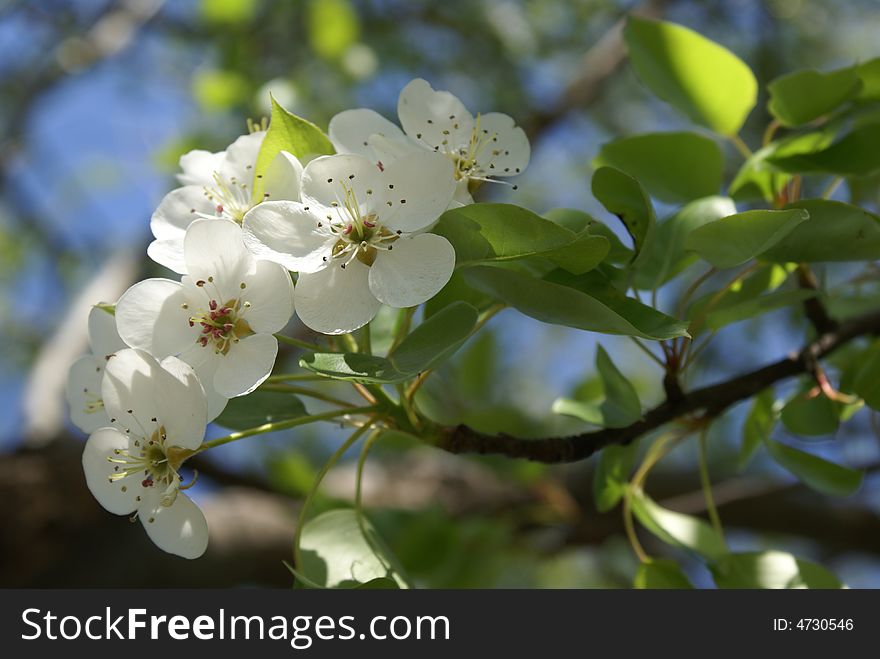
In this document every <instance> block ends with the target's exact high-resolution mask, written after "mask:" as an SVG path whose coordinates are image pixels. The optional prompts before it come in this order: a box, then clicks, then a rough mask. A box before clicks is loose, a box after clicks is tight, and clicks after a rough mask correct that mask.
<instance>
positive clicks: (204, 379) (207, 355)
mask: <svg viewBox="0 0 880 659" xmlns="http://www.w3.org/2000/svg"><path fill="white" fill-rule="evenodd" d="M180 359H181V360H182V361H185V362H186V363H187V364H189V365H190V366H192V368H193V370H194V371H195V372H196V375H197V376H198V377H199V381H200V382H201V383H202V387H203V388H204V390H205V396H206V398H207V400H208V409H207V419H208V423H210V422H211V421H213V420H214V419H216V418H217V417H218V416H220V414H222V413H223V410H224V409H226V404H227V403H228V402H229V399H228V398H227V397H226V396H223V395H222V394H220V393H219V392H218V391H217V389H215V388H214V374H215V373H216V372H217V367H218V366H220V361H221V360H222V359H223V356H222V355H217V354H215V353H214V350H212V349H211V348H210V347H202V346H200V345H199V344H198V343H196V344H194V345H192V346H190V347H189V348H187V349H186V350H184V351H183V352H182V353H180Z"/></svg>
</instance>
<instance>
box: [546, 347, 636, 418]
mask: <svg viewBox="0 0 880 659" xmlns="http://www.w3.org/2000/svg"><path fill="white" fill-rule="evenodd" d="M596 370H597V371H598V373H599V377H600V378H601V381H602V387H603V390H604V392H605V397H604V399H603V400H602V401H601V402H593V401H579V400H572V399H569V398H560V399H557V400H556V401H555V402H554V403H553V411H554V412H556V413H557V414H566V415H568V416H573V417H576V418H578V419H581V420H582V421H586V422H587V423H592V424H593V425H597V426H603V427H608V428H623V427H625V426H628V425H630V424H632V423H635V422H636V421H638V420H639V419H640V418H641V416H642V404H641V402H640V401H639V394H638V393H637V392H636V389H635V387H634V386H633V385H632V383H631V382H630V381H629V380H627V379H626V377H625V376H624V375H623V373H621V372H620V371H619V370H618V368H617V367H616V366H615V365H614V362H612V361H611V357H609V356H608V353H607V352H605V349H604V348H603V347H602V346H596Z"/></svg>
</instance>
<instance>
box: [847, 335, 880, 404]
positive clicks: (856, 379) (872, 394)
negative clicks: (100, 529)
mask: <svg viewBox="0 0 880 659" xmlns="http://www.w3.org/2000/svg"><path fill="white" fill-rule="evenodd" d="M878 373H880V341H874V342H873V343H872V344H871V345H870V346H869V347H868V349H867V350H865V351H864V353H862V356H861V358H860V360H859V365H858V369H857V370H856V372H855V374H854V376H853V380H852V390H853V392H854V393H855V394H856V395H858V396H860V397H861V398H863V399H864V401H865V404H866V405H868V407H870V408H871V409H874V410H877V409H880V377H878Z"/></svg>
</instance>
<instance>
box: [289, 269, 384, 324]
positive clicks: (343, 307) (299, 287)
mask: <svg viewBox="0 0 880 659" xmlns="http://www.w3.org/2000/svg"><path fill="white" fill-rule="evenodd" d="M369 270H370V268H369V267H367V266H366V265H364V264H363V263H361V262H360V261H358V260H357V259H355V260H354V261H352V262H351V263H350V264H349V265H347V266H346V267H345V269H343V268H342V267H341V265H340V264H339V263H333V264H331V265H330V266H329V267H327V268H325V269H324V270H321V271H320V272H316V273H314V274H301V275H300V276H299V279H298V280H297V283H296V293H295V295H294V306H295V307H296V315H297V316H299V318H300V320H302V322H303V323H305V325H306V326H308V327H310V328H311V329H313V330H315V331H316V332H322V333H324V334H344V333H346V332H352V331H354V330H356V329H358V328H359V327H363V326H364V325H366V324H367V323H369V322H370V321H371V320H372V319H373V317H374V316H375V315H376V313H377V312H378V311H379V307H380V306H381V305H380V303H379V301H378V300H377V299H376V298H375V297H374V296H373V294H372V293H370V287H369V285H368V281H367V280H368V276H369Z"/></svg>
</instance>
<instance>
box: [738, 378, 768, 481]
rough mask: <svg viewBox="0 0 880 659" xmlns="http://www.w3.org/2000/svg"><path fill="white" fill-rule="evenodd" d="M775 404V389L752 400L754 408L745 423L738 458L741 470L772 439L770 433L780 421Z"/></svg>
mask: <svg viewBox="0 0 880 659" xmlns="http://www.w3.org/2000/svg"><path fill="white" fill-rule="evenodd" d="M775 404H776V396H775V394H774V393H773V389H764V391H762V392H761V393H760V394H758V395H757V396H755V397H754V399H752V406H751V408H750V409H749V413H748V415H747V416H746V420H745V422H744V423H743V430H742V445H741V447H740V451H739V456H738V457H737V465H738V466H739V468H740V469H744V468H745V467H746V465H748V463H749V462H750V461H751V459H752V456H754V455H755V451H757V450H758V447H760V446H761V444H762V443H763V442H765V441H767V440H768V439H770V433H771V432H773V428H775V427H776V422H777V420H778V414H777V412H776V410H775V407H774V406H775Z"/></svg>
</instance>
